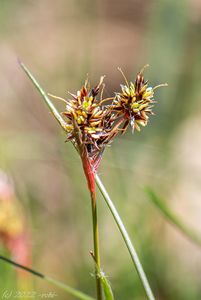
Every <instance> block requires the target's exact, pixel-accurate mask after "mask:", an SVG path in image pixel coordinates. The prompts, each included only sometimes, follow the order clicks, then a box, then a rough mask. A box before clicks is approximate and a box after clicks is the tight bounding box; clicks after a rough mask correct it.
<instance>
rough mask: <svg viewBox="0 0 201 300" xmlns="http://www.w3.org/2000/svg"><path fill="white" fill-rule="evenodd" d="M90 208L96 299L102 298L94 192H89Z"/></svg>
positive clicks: (100, 299)
mask: <svg viewBox="0 0 201 300" xmlns="http://www.w3.org/2000/svg"><path fill="white" fill-rule="evenodd" d="M91 208H92V221H93V242H94V253H93V255H94V259H95V276H96V291H97V300H102V288H101V279H100V276H99V272H100V250H99V234H98V219H97V204H96V192H91Z"/></svg>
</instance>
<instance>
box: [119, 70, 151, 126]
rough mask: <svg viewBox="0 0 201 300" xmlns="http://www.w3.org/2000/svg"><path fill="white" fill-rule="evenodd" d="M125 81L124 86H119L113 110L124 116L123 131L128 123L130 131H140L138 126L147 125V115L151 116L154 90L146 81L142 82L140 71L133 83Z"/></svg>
mask: <svg viewBox="0 0 201 300" xmlns="http://www.w3.org/2000/svg"><path fill="white" fill-rule="evenodd" d="M120 71H121V70H120ZM121 72H122V71H121ZM123 76H124V74H123ZM125 81H126V85H121V92H118V93H117V94H116V97H115V99H114V101H113V105H114V107H113V109H114V110H115V111H116V112H118V113H119V114H123V115H124V116H125V119H126V121H125V124H124V128H123V129H124V131H125V130H126V129H127V126H128V124H129V123H130V125H131V128H132V131H134V129H137V130H138V131H140V125H141V126H146V125H147V122H148V119H149V116H148V114H153V112H152V107H153V103H154V99H153V96H154V88H152V87H149V86H148V81H146V82H145V81H144V76H143V74H142V71H140V73H138V74H137V76H136V79H135V82H134V83H133V82H130V84H129V83H128V82H127V80H126V78H125Z"/></svg>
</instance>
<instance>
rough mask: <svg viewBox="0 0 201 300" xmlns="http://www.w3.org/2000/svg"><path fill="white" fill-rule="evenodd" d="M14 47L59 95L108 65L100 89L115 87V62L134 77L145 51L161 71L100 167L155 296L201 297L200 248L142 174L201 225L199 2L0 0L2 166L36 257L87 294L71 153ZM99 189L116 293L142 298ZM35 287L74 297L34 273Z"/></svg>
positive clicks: (85, 212) (90, 282)
mask: <svg viewBox="0 0 201 300" xmlns="http://www.w3.org/2000/svg"><path fill="white" fill-rule="evenodd" d="M17 58H20V59H21V60H22V61H23V62H24V63H25V64H26V65H27V66H28V67H29V68H30V70H31V71H32V73H33V74H34V75H35V76H36V78H37V79H38V80H39V82H40V83H41V85H42V86H43V87H44V88H45V90H46V91H48V92H50V93H52V94H55V95H58V96H61V97H67V91H71V92H76V90H78V89H79V88H80V87H81V85H82V84H83V82H84V79H85V77H86V74H87V73H88V74H89V78H90V80H91V82H92V84H96V83H97V81H98V80H99V77H100V75H103V74H105V75H106V80H105V82H106V89H105V96H106V97H108V96H111V95H113V91H114V90H116V91H118V90H119V84H120V83H122V81H123V80H122V76H121V74H120V73H119V72H118V70H117V67H118V66H120V67H121V68H122V69H123V70H124V72H125V74H126V76H127V78H128V79H129V80H134V77H135V74H136V72H138V71H139V70H140V69H141V67H142V66H143V65H145V64H146V63H149V64H150V68H149V69H147V70H146V72H145V78H146V79H149V81H150V84H151V85H152V86H154V85H156V84H159V83H164V82H168V84H169V86H168V88H161V89H160V90H157V92H156V100H158V103H157V104H156V106H155V112H156V116H153V117H152V118H151V121H150V123H149V126H147V127H146V128H144V129H143V130H142V132H141V133H140V134H138V133H137V132H136V133H135V134H134V135H131V134H126V135H125V136H123V137H119V138H118V139H117V140H116V141H115V142H114V144H113V145H112V147H111V148H108V149H107V151H106V153H105V157H104V160H103V162H102V165H101V169H100V171H99V175H100V177H101V178H102V180H103V182H104V183H105V185H106V187H107V189H108V191H109V193H110V195H111V196H112V197H113V199H114V201H115V204H116V206H117V208H118V210H119V212H120V215H121V216H122V219H123V220H124V221H125V223H126V227H127V229H128V231H129V233H130V235H131V237H132V240H133V242H134V244H135V245H136V248H137V250H138V253H139V256H140V258H141V260H142V263H143V266H144V268H145V271H146V273H147V275H148V278H149V280H150V283H151V286H152V287H153V289H154V293H155V295H156V297H157V299H160V300H166V299H167V300H187V299H188V300H194V299H195V300H198V299H201V250H200V249H199V248H198V247H197V246H195V245H194V244H192V243H191V242H189V241H188V240H187V239H186V238H185V237H184V236H182V235H181V234H180V233H179V232H178V231H177V230H176V229H175V228H174V227H173V226H171V225H169V224H168V223H167V222H166V220H164V218H163V217H162V216H161V215H160V213H159V212H158V211H157V210H156V209H155V207H153V206H152V204H151V203H150V202H149V201H148V199H147V196H146V195H145V194H144V191H143V187H144V186H145V185H147V184H148V185H151V186H152V187H153V188H154V189H155V190H156V191H157V192H158V193H159V194H160V195H161V196H163V197H164V199H165V200H166V201H167V202H168V204H169V205H170V206H171V207H172V208H173V209H174V211H175V212H176V213H177V215H178V216H181V218H182V220H183V221H184V222H185V223H186V224H188V225H189V226H191V227H192V228H194V229H195V230H197V231H198V232H200V234H201V217H200V216H201V198H200V195H201V160H200V152H201V134H200V132H201V84H200V82H201V2H200V1H199V0H186V1H183V0H178V1H173V0H161V1H159V0H152V1H151V0H149V1H148V0H145V1H139V0H125V1H120V0H116V1H115V0H110V1H107V0H102V1H101V0H96V1H89V0H82V1H78V0H74V1H73V0H66V1H64V0H57V1H53V0H42V1H33V0H26V1H25V0H15V1H11V0H0V91H1V96H0V98H1V99H0V167H1V169H3V170H4V171H6V172H7V173H8V174H9V175H11V176H12V177H13V180H14V184H15V189H16V194H17V196H18V199H19V202H20V205H21V207H22V209H23V211H24V215H25V216H26V219H27V228H28V230H29V232H30V235H31V241H30V244H31V248H32V256H33V267H34V268H35V269H36V270H39V271H42V272H44V273H45V274H49V275H51V276H53V277H55V278H58V279H61V280H62V281H64V282H66V283H68V284H69V285H72V286H73V287H77V288H79V289H81V290H83V291H85V292H87V293H90V294H93V293H94V278H93V276H91V273H92V272H93V262H92V259H91V257H90V255H89V251H90V250H91V248H92V232H91V231H92V230H91V210H90V201H89V199H88V192H87V188H86V182H85V179H84V176H83V172H82V169H81V165H80V161H79V159H78V157H77V154H76V153H75V152H74V149H73V148H72V146H71V145H70V144H69V143H67V144H65V143H64V141H65V136H64V135H63V133H62V132H61V130H60V128H59V127H58V125H57V123H56V122H55V121H54V119H53V117H52V116H51V114H50V113H49V112H48V109H47V107H46V106H45V105H44V103H43V101H42V99H41V97H40V95H39V94H38V92H37V91H36V90H35V89H34V87H33V85H32V84H31V83H30V81H29V80H28V78H27V77H26V76H25V74H24V73H23V72H22V70H21V69H20V67H19V65H18V63H17ZM56 104H57V106H58V108H59V109H61V110H62V109H63V105H62V104H61V103H56ZM98 201H99V203H98V204H99V221H100V234H101V256H102V265H103V268H104V271H105V272H106V274H107V275H108V276H109V280H110V281H111V284H112V287H113V289H114V294H115V299H117V300H124V299H125V300H130V299H136V300H141V299H146V298H145V295H144V291H143V289H142V286H141V283H140V281H139V279H138V276H137V274H136V272H135V270H134V269H133V266H132V264H131V260H130V257H129V256H128V253H127V250H126V248H125V245H124V244H123V241H122V238H121V236H120V234H119V232H118V230H117V227H116V225H115V224H114V221H113V219H112V217H111V215H110V213H109V211H108V209H107V207H106V205H105V203H104V201H103V199H102V197H101V196H100V195H98ZM1 249H3V244H2V247H1ZM2 251H3V250H2ZM1 270H2V271H1ZM13 274H14V271H13V270H11V268H10V266H4V267H2V266H0V294H1V291H2V292H3V291H4V289H5V288H6V287H9V288H10V287H11V288H13V287H15V277H14V275H13ZM11 278H12V280H11ZM33 289H34V290H36V291H39V292H47V291H56V293H57V299H73V298H71V297H70V296H68V295H67V296H66V294H64V293H63V292H61V291H60V290H57V289H55V288H54V287H52V286H50V285H47V284H45V283H44V282H43V281H40V280H38V279H35V278H34V279H33Z"/></svg>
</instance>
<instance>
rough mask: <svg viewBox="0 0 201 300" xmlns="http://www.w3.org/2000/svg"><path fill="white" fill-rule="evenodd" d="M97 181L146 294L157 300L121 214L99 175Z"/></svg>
mask: <svg viewBox="0 0 201 300" xmlns="http://www.w3.org/2000/svg"><path fill="white" fill-rule="evenodd" d="M95 180H96V183H97V186H98V188H99V190H100V192H101V194H102V195H103V198H104V199H105V201H106V203H107V206H108V207H109V209H110V211H111V213H112V215H113V217H114V219H115V222H116V224H117V226H118V228H119V230H120V232H121V235H122V237H123V239H124V242H125V244H126V246H127V248H128V251H129V253H130V256H131V259H132V261H133V263H134V265H135V268H136V270H137V273H138V275H139V277H140V279H141V281H142V284H143V287H144V289H145V292H146V294H147V298H148V299H149V300H155V298H154V295H153V293H152V290H151V288H150V285H149V282H148V280H147V277H146V274H145V272H144V270H143V267H142V265H141V262H140V260H139V258H138V255H137V252H136V250H135V248H134V246H133V244H132V242H131V239H130V237H129V235H128V233H127V231H126V228H125V226H124V224H123V222H122V220H121V218H120V216H119V214H118V212H117V210H116V208H115V206H114V204H113V202H112V199H111V198H110V196H109V194H108V192H107V191H106V189H105V187H104V185H103V183H102V181H101V180H100V178H99V176H98V175H97V174H96V176H95Z"/></svg>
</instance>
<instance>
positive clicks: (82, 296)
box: [0, 255, 95, 300]
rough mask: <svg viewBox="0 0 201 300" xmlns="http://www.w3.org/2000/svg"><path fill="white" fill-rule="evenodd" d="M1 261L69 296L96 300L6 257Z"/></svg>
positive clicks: (1, 257)
mask: <svg viewBox="0 0 201 300" xmlns="http://www.w3.org/2000/svg"><path fill="white" fill-rule="evenodd" d="M0 259H1V260H3V261H4V262H7V263H9V264H10V265H12V266H14V267H17V268H20V269H22V270H24V271H26V272H29V273H31V274H32V275H34V276H37V277H39V278H41V279H43V280H45V281H48V282H50V283H52V284H54V285H55V286H57V287H59V288H61V289H63V290H64V291H66V292H68V293H69V294H71V295H72V296H74V297H76V298H79V299H81V300H95V299H94V298H92V297H90V296H88V295H86V294H84V293H82V292H80V291H78V290H76V289H74V288H72V287H70V286H68V285H67V284H65V283H63V282H61V281H58V280H56V279H53V278H52V277H49V276H46V275H44V274H42V273H40V272H38V271H35V270H33V269H30V268H28V267H25V266H23V265H21V264H18V263H17V262H14V261H12V260H10V259H8V258H7V257H4V256H2V255H0Z"/></svg>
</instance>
